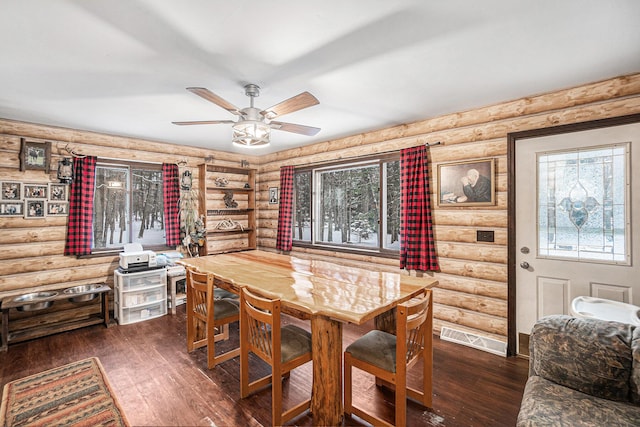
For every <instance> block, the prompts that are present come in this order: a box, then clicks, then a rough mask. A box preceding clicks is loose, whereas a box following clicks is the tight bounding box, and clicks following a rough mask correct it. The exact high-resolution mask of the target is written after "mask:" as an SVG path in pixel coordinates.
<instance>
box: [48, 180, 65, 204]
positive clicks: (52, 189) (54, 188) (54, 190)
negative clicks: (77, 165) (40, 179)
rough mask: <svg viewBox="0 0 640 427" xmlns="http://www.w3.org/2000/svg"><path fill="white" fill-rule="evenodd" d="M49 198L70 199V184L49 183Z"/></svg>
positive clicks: (59, 200) (57, 200)
mask: <svg viewBox="0 0 640 427" xmlns="http://www.w3.org/2000/svg"><path fill="white" fill-rule="evenodd" d="M49 200H52V201H56V202H64V201H67V200H69V186H68V185H66V184H56V183H53V182H52V183H49Z"/></svg>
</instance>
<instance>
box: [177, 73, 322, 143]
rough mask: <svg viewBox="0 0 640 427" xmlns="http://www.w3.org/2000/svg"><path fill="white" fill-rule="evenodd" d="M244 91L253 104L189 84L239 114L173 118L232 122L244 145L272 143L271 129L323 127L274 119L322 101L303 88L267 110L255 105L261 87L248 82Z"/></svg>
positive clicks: (310, 130) (236, 138)
mask: <svg viewBox="0 0 640 427" xmlns="http://www.w3.org/2000/svg"><path fill="white" fill-rule="evenodd" d="M244 89H245V94H246V95H247V96H248V97H249V98H250V99H251V104H250V106H249V107H246V108H242V109H240V108H238V107H236V106H235V105H233V104H231V103H230V102H229V101H227V100H225V99H223V98H221V97H220V96H218V95H216V94H215V93H213V92H211V91H210V90H208V89H205V88H203V87H188V88H187V90H188V91H189V92H192V93H194V94H196V95H198V96H200V97H201V98H204V99H206V100H207V101H209V102H213V103H214V104H216V105H217V106H219V107H222V108H224V109H225V110H227V111H229V112H230V113H232V114H235V115H237V116H238V120H237V121H233V120H204V121H195V122H172V123H173V124H175V125H181V126H182V125H215V124H226V123H232V124H233V126H232V127H233V143H234V144H237V145H241V146H244V147H260V146H262V147H263V146H265V145H268V144H269V138H270V135H271V129H276V130H282V131H285V132H293V133H298V134H301V135H307V136H313V135H315V134H317V133H318V132H320V128H316V127H312V126H304V125H298V124H294V123H286V122H280V121H275V120H273V119H274V118H276V117H278V116H282V115H285V114H289V113H293V112H294V111H298V110H302V109H303V108H308V107H311V106H313V105H316V104H318V103H319V101H318V100H317V99H316V97H315V96H313V95H311V94H310V93H309V92H302V93H300V94H298V95H296V96H294V97H292V98H289V99H287V100H285V101H282V102H280V103H278V104H276V105H273V106H271V107H269V108H266V109H264V110H260V109H259V108H256V107H254V106H253V99H254V98H256V97H258V96H259V95H260V87H258V86H257V85H255V84H248V85H246V86H245V87H244Z"/></svg>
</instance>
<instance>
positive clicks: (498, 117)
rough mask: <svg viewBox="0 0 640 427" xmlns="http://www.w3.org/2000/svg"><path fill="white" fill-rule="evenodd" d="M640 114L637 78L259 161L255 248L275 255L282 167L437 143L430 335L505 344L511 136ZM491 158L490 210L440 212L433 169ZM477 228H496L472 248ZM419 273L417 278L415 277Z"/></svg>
mask: <svg viewBox="0 0 640 427" xmlns="http://www.w3.org/2000/svg"><path fill="white" fill-rule="evenodd" d="M638 112H640V74H635V75H629V76H623V77H618V78H613V79H609V80H606V81H601V82H596V83H592V84H587V85H584V86H580V87H575V88H571V89H566V90H560V91H557V92H553V93H547V94H541V95H537V96H531V97H527V98H522V99H518V100H514V101H510V102H504V103H501V104H497V105H492V106H488V107H485V108H479V109H475V110H470V111H464V112H459V113H455V114H448V115H445V116H441V117H436V118H433V119H428V120H424V121H419V122H415V123H410V124H404V125H401V126H395V127H390V128H386V129H381V130H378V131H374V132H368V133H363V134H359V135H354V136H350V137H347V138H342V139H337V140H332V141H327V142H323V143H319V144H314V145H310V146H305V147H300V148H295V149H291V150H286V151H281V152H278V153H275V154H272V155H269V156H265V157H264V158H263V159H262V160H261V165H260V168H259V179H258V180H259V182H258V188H259V190H260V193H261V195H262V196H261V197H260V202H259V208H260V209H259V212H258V215H259V216H258V230H259V231H258V246H259V247H261V248H263V249H266V250H275V244H276V229H277V217H278V211H277V205H275V206H274V205H269V204H268V203H267V192H268V188H269V187H278V186H279V176H280V174H279V168H280V167H281V166H285V165H295V166H305V165H310V164H315V163H321V162H325V161H329V160H335V159H340V158H351V157H354V156H365V155H369V154H375V153H381V152H387V151H393V150H400V149H402V148H406V147H412V146H415V145H419V144H424V143H427V142H429V143H433V142H437V141H440V142H441V143H442V144H441V145H437V146H433V147H430V148H429V157H430V160H431V162H432V164H431V177H430V186H431V190H432V192H433V194H432V197H431V200H432V203H433V210H434V216H433V218H434V219H433V223H434V227H435V230H434V232H435V239H436V246H437V251H438V257H439V263H440V271H439V272H437V273H434V274H430V275H429V276H430V277H435V278H436V279H438V280H439V283H440V284H439V286H438V288H437V289H435V291H434V302H435V304H434V327H435V329H436V330H437V331H439V330H440V329H441V328H442V327H443V326H449V327H452V328H455V329H459V330H464V331H469V332H473V333H475V334H479V335H483V336H487V337H491V338H495V339H498V340H500V341H503V342H506V341H507V311H508V310H507V309H508V307H507V239H508V233H507V231H508V230H507V207H508V206H507V200H508V198H507V196H508V190H509V189H508V188H507V172H508V171H507V134H508V133H510V132H518V131H524V130H530V129H538V128H545V127H551V126H557V125H563V124H570V123H578V122H585V121H591V120H596V119H603V118H609V117H617V116H624V115H628V114H634V113H638ZM487 157H491V158H494V159H496V176H495V180H496V181H495V182H496V204H495V206H489V207H449V206H447V207H442V208H438V207H437V206H436V203H435V201H436V195H435V189H436V188H437V185H438V183H437V176H436V175H437V165H438V164H439V163H446V162H453V161H466V160H473V159H481V158H487ZM477 230H492V231H494V234H495V241H494V242H493V243H482V242H476V231H477ZM292 254H294V255H298V256H302V257H310V256H314V257H326V258H327V259H331V260H333V261H338V262H340V263H345V264H350V263H355V264H357V265H359V266H362V265H363V264H364V265H370V266H371V268H380V269H388V270H395V271H397V269H398V260H395V259H385V258H376V257H371V256H363V255H358V254H352V253H342V252H333V251H320V250H313V249H303V248H296V247H294V248H293V251H292ZM411 274H415V273H411Z"/></svg>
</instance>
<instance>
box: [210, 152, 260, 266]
mask: <svg viewBox="0 0 640 427" xmlns="http://www.w3.org/2000/svg"><path fill="white" fill-rule="evenodd" d="M199 184H200V214H201V215H203V216H204V222H205V227H206V230H207V239H206V240H207V242H206V244H205V245H204V246H203V247H202V248H201V251H200V255H211V254H218V253H224V252H235V251H242V250H249V249H255V248H256V210H255V209H256V195H255V186H256V170H255V169H246V168H234V167H228V166H216V165H208V164H202V165H200V176H199Z"/></svg>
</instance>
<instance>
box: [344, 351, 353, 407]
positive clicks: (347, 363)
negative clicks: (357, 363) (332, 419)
mask: <svg viewBox="0 0 640 427" xmlns="http://www.w3.org/2000/svg"><path fill="white" fill-rule="evenodd" d="M351 412H352V409H351V353H345V354H344V413H345V414H348V415H351Z"/></svg>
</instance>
